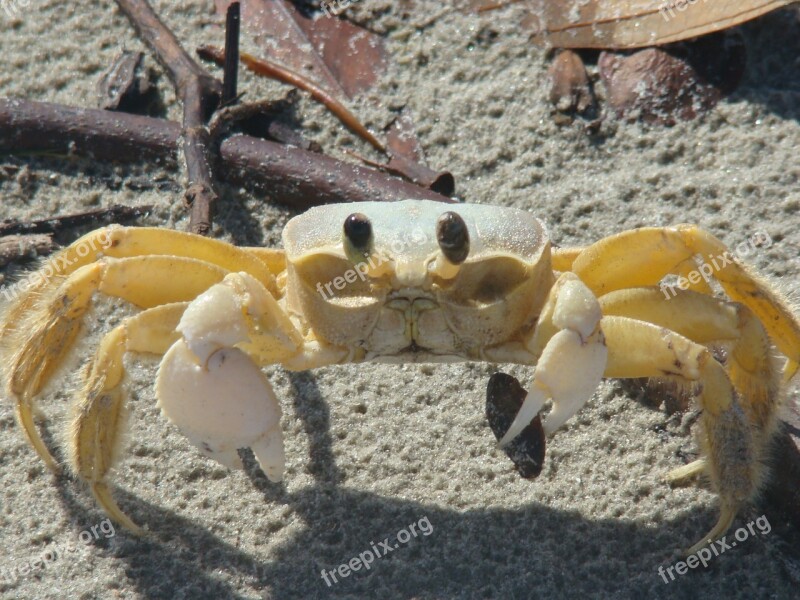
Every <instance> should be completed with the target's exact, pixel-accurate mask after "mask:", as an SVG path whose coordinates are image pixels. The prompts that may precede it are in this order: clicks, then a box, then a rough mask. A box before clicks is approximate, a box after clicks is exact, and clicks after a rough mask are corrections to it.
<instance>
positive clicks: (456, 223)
mask: <svg viewBox="0 0 800 600" xmlns="http://www.w3.org/2000/svg"><path fill="white" fill-rule="evenodd" d="M436 239H437V241H438V242H439V248H441V249H442V254H444V256H445V258H446V259H447V260H449V261H450V262H451V263H453V264H454V265H460V264H461V263H463V262H464V261H465V260H467V256H468V255H469V232H468V231H467V224H466V223H464V219H462V218H461V217H460V216H459V215H458V214H456V213H454V212H452V211H450V212H446V213H444V214H442V216H440V217H439V219H438V220H437V221H436Z"/></svg>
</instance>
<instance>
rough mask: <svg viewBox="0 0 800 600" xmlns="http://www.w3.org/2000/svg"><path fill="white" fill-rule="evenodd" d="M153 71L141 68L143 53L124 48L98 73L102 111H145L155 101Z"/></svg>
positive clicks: (145, 112) (137, 112)
mask: <svg viewBox="0 0 800 600" xmlns="http://www.w3.org/2000/svg"><path fill="white" fill-rule="evenodd" d="M151 80H152V74H151V72H150V70H149V69H147V68H145V67H144V54H143V53H142V52H133V51H129V50H124V51H123V52H122V53H121V54H120V55H119V56H117V58H116V59H115V60H114V63H113V64H112V65H111V66H110V67H109V68H108V69H107V70H106V71H105V72H103V74H102V75H101V76H100V79H98V81H97V85H96V91H97V98H98V104H99V106H100V108H102V109H104V110H120V111H122V112H129V113H136V114H147V111H148V109H149V108H150V107H151V106H153V105H154V104H155V103H156V101H157V92H156V88H155V86H153V82H152V81H151Z"/></svg>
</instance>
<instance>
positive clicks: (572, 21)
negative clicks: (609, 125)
mask: <svg viewBox="0 0 800 600" xmlns="http://www.w3.org/2000/svg"><path fill="white" fill-rule="evenodd" d="M797 1H798V0H658V1H656V0H529V2H526V3H525V4H526V6H527V7H529V10H530V14H531V16H532V17H533V18H532V22H531V24H530V25H529V27H530V28H531V29H532V30H533V32H534V37H533V40H534V41H535V42H538V43H541V44H546V45H549V46H553V47H557V48H605V49H624V48H643V47H646V46H655V45H660V44H668V43H671V42H678V41H681V40H686V39H689V38H693V37H697V36H700V35H705V34H707V33H711V32H714V31H720V30H722V29H726V28H728V27H733V26H734V25H739V24H740V23H744V22H745V21H749V20H751V19H755V18H756V17H760V16H761V15H764V14H766V13H768V12H770V11H773V10H776V9H778V8H781V7H783V6H787V5H789V4H793V3H796V2H797Z"/></svg>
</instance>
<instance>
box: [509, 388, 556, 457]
mask: <svg viewBox="0 0 800 600" xmlns="http://www.w3.org/2000/svg"><path fill="white" fill-rule="evenodd" d="M546 400H547V396H546V395H545V394H544V393H543V392H542V390H540V389H539V388H533V389H532V390H531V391H530V392H528V395H527V396H525V401H524V402H523V403H522V406H521V407H520V409H519V412H518V413H517V416H516V417H514V421H513V422H512V423H511V427H509V428H508V431H506V434H505V435H504V436H503V439H501V440H500V443H499V445H500V447H501V448H503V447H505V446H506V445H507V444H508V443H509V442H510V441H511V440H513V439H514V438H515V437H517V436H518V435H519V434H520V433H522V430H523V429H525V428H526V427H527V426H528V425H530V422H531V421H533V419H535V418H536V415H538V414H539V411H540V410H542V406H544V403H545V401H546Z"/></svg>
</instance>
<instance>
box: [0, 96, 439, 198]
mask: <svg viewBox="0 0 800 600" xmlns="http://www.w3.org/2000/svg"><path fill="white" fill-rule="evenodd" d="M180 135H181V127H180V125H178V124H177V123H174V122H171V121H165V120H162V119H153V118H150V117H144V116H140V115H129V114H125V113H116V112H114V113H112V112H108V111H103V110H95V109H86V108H75V107H71V106H63V105H59V104H50V103H44V102H30V101H26V100H17V99H14V100H10V99H2V98H0V152H13V153H15V154H21V153H26V152H41V151H49V152H58V153H62V154H75V155H79V156H88V157H92V158H93V159H95V160H107V161H125V162H140V161H142V160H145V159H151V160H154V159H158V160H160V161H164V162H172V161H174V160H175V156H174V155H175V150H176V149H177V148H178V145H179V139H180ZM220 159H221V164H220V169H219V173H220V176H221V177H223V178H225V179H226V180H228V181H230V182H232V183H235V184H237V185H246V186H248V187H251V188H252V187H253V186H265V187H266V191H267V192H268V194H269V196H270V199H271V200H273V201H275V202H280V203H283V204H287V205H290V206H294V207H297V208H306V207H308V206H312V205H314V204H325V203H331V202H362V201H368V200H382V201H391V200H405V199H408V198H416V199H426V200H437V201H440V202H454V200H451V199H450V198H447V197H445V196H442V195H440V194H437V193H435V192H433V191H431V190H428V189H425V188H423V187H420V186H417V185H414V184H412V183H408V182H405V181H403V180H401V179H398V178H396V177H392V176H390V175H386V174H384V173H380V172H378V171H376V170H374V169H370V168H367V167H363V166H359V165H353V164H351V163H346V162H343V161H340V160H336V159H334V158H331V157H329V156H324V155H321V154H317V153H315V152H309V151H306V150H301V149H299V148H293V147H291V146H284V145H281V144H277V143H275V142H270V141H267V140H263V139H260V138H254V137H249V136H245V135H235V136H232V137H229V138H227V139H226V140H224V141H223V142H222V144H221V146H220Z"/></svg>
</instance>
